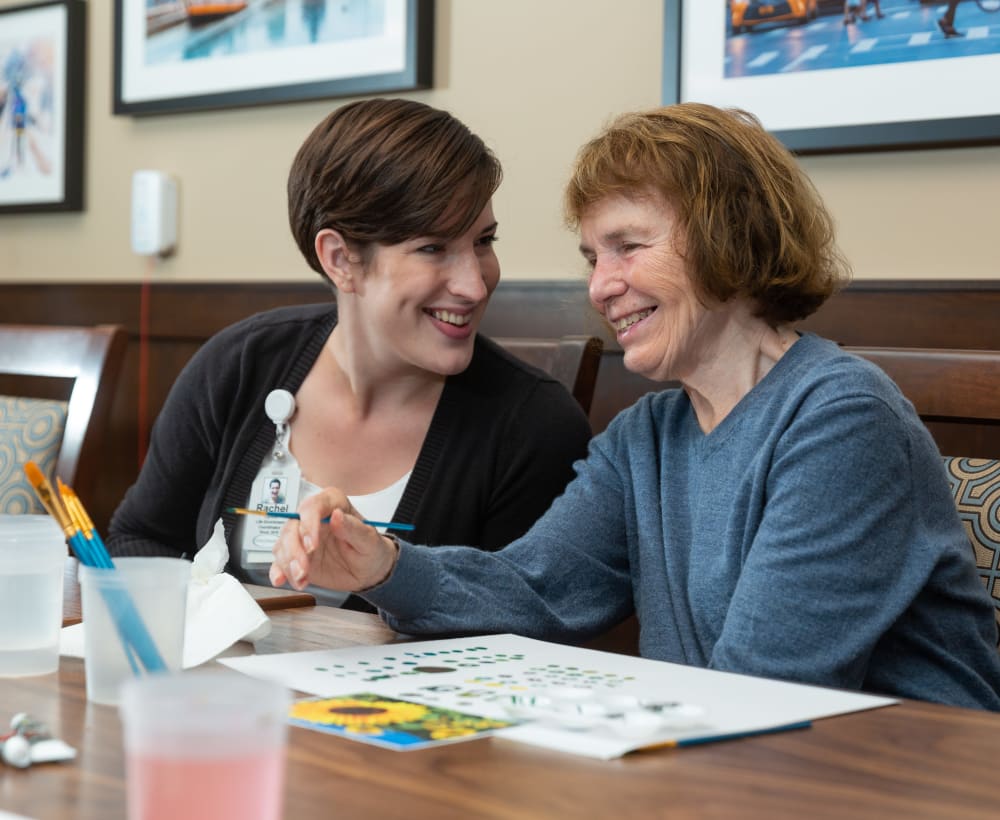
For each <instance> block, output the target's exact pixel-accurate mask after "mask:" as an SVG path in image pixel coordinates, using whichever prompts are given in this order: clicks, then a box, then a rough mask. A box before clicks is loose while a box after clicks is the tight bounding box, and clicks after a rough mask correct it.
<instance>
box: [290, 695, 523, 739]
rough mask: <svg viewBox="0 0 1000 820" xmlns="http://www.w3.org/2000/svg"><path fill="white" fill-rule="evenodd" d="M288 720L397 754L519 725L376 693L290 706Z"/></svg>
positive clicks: (304, 699) (472, 737) (513, 722)
mask: <svg viewBox="0 0 1000 820" xmlns="http://www.w3.org/2000/svg"><path fill="white" fill-rule="evenodd" d="M288 718H289V723H291V724H292V725H293V726H302V727H304V728H306V729H315V730H317V731H319V732H328V733H330V734H334V735H340V736H341V737H346V738H350V739H351V740H360V741H362V742H364V743H373V744H375V745H376V746H383V747H385V748H388V749H396V750H397V751H408V750H410V749H425V748H427V747H428V746H436V745H439V744H442V743H455V742H458V741H461V740H473V739H475V738H478V737H485V736H486V735H488V734H490V733H492V732H494V731H496V730H497V729H506V728H508V727H510V726H515V725H516V724H517V721H504V720H494V719H492V718H486V717H481V716H479V715H470V714H466V713H465V712H458V711H455V710H454V709H444V708H442V707H440V706H429V705H427V704H424V703H416V702H415V701H409V700H399V699H397V698H392V697H387V696H385V695H379V694H375V693H372V692H362V693H360V694H356V695H338V696H337V697H332V698H303V699H301V700H297V701H295V702H294V703H293V704H292V705H291V707H290V708H289V710H288Z"/></svg>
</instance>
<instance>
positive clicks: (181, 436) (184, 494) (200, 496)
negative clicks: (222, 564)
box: [108, 333, 239, 557]
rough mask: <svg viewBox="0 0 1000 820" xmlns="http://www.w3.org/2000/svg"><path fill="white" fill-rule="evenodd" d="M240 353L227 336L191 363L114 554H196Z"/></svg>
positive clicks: (129, 499) (160, 422)
mask: <svg viewBox="0 0 1000 820" xmlns="http://www.w3.org/2000/svg"><path fill="white" fill-rule="evenodd" d="M238 355H239V350H238V347H237V346H236V345H234V344H233V343H232V342H231V341H230V340H229V334H228V333H223V334H221V335H219V336H216V337H214V338H213V339H211V340H209V342H208V343H206V344H205V345H204V346H203V347H202V348H200V349H199V351H198V352H197V353H196V354H195V355H194V357H193V358H192V359H191V361H190V362H188V364H187V365H186V366H185V367H184V369H183V370H182V371H181V373H180V375H179V376H178V378H177V380H176V382H175V383H174V385H173V387H172V388H171V390H170V393H169V395H168V396H167V399H166V401H165V402H164V405H163V409H162V410H161V411H160V413H159V415H158V416H157V419H156V423H155V424H154V425H153V430H152V434H151V437H150V444H149V451H148V453H147V455H146V459H145V461H144V463H143V466H142V470H141V471H140V473H139V477H138V479H137V480H136V483H135V484H133V485H132V487H131V488H130V489H129V490H128V492H127V493H126V494H125V497H124V499H123V500H122V502H121V504H120V505H119V506H118V509H117V510H116V511H115V514H114V516H113V517H112V520H111V525H110V527H109V537H108V550H109V551H110V553H111V554H112V555H168V556H180V555H183V554H185V553H186V554H187V555H188V556H189V557H190V556H191V555H193V553H194V551H195V550H196V549H197V548H198V546H199V545H198V544H197V536H196V523H197V518H198V512H199V509H200V508H201V506H202V503H203V500H204V498H205V496H206V493H207V492H208V490H209V485H210V483H211V481H212V477H213V475H214V473H215V469H216V461H217V457H218V452H217V451H218V448H219V446H220V443H221V441H222V433H221V430H222V428H223V426H224V422H225V418H226V412H227V411H226V399H225V397H226V396H227V395H229V396H232V395H233V392H234V387H233V385H232V384H231V383H230V382H231V378H230V373H231V372H232V371H233V370H234V369H235V368H233V367H229V366H227V362H228V361H229V360H230V359H231V358H232V357H233V356H238Z"/></svg>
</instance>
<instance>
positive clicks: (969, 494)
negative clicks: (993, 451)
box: [944, 458, 1000, 624]
mask: <svg viewBox="0 0 1000 820" xmlns="http://www.w3.org/2000/svg"><path fill="white" fill-rule="evenodd" d="M944 465H945V468H946V469H947V471H948V481H950V482H951V490H952V493H953V494H954V496H955V503H956V504H957V505H958V514H959V516H960V517H961V519H962V523H963V524H964V525H965V531H966V532H967V533H968V534H969V540H970V541H971V542H972V548H973V550H974V551H975V554H976V566H977V567H979V577H980V578H982V579H983V584H984V585H985V586H986V589H987V590H989V593H990V594H991V595H992V596H993V600H994V603H995V604H996V607H997V609H996V614H997V623H998V624H1000V565H998V561H1000V461H997V460H993V459H984V458H945V460H944Z"/></svg>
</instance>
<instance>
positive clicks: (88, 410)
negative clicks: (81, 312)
mask: <svg viewBox="0 0 1000 820" xmlns="http://www.w3.org/2000/svg"><path fill="white" fill-rule="evenodd" d="M127 341H128V336H127V333H126V331H125V328H124V327H122V326H121V325H97V326H94V327H77V326H65V325H63V326H60V325H13V324H0V394H4V395H6V396H9V397H16V399H17V400H21V399H34V398H41V399H46V400H49V399H56V400H62V401H63V402H65V411H64V412H65V425H64V427H63V430H62V436H61V439H58V441H59V444H58V452H57V455H56V456H55V458H54V460H53V461H54V468H53V471H52V474H53V476H58V477H59V478H61V479H62V480H63V481H65V482H66V483H67V484H69V485H70V486H72V487H73V489H74V490H76V492H77V494H78V495H79V496H80V497H81V499H83V500H84V501H86V499H87V498H89V497H92V495H93V492H94V490H95V488H96V486H97V483H98V480H99V478H100V474H101V464H102V460H103V459H102V454H101V448H102V445H103V437H104V434H105V432H106V430H107V428H108V421H109V417H110V413H111V403H112V399H113V398H114V393H115V389H116V387H117V384H118V377H119V375H120V373H121V369H122V363H123V361H124V358H125V348H126V344H127ZM47 404H49V405H52V404H53V402H47ZM10 432H11V431H8V433H10ZM0 433H3V431H2V430H0ZM22 456H24V460H27V459H28V458H30V457H31V454H27V455H26V456H25V454H23V453H22ZM22 467H23V463H18V464H16V465H14V469H13V470H9V471H8V472H9V474H10V475H11V476H12V477H13V476H15V475H16V476H17V478H20V477H21V476H22Z"/></svg>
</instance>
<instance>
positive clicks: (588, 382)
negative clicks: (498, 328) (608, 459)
mask: <svg viewBox="0 0 1000 820" xmlns="http://www.w3.org/2000/svg"><path fill="white" fill-rule="evenodd" d="M491 338H492V339H493V341H494V342H496V343H497V344H498V345H500V346H501V347H502V348H503V349H504V350H506V351H507V352H508V353H511V354H513V355H514V356H517V358H519V359H521V360H522V361H524V362H527V363H528V364H530V365H532V366H533V367H537V368H538V369H539V370H542V371H544V372H546V373H548V374H549V375H550V376H552V377H553V378H554V379H556V380H557V381H559V382H561V383H562V384H563V385H564V386H565V387H566V389H567V390H569V392H570V393H572V394H573V397H574V398H575V399H576V400H577V401H578V402H579V403H580V406H581V407H582V408H583V412H584V413H590V405H591V402H592V401H593V399H594V386H595V385H596V384H597V369H598V367H599V366H600V364H601V353H602V351H603V350H604V342H602V341H601V340H600V339H599V338H598V337H597V336H562V337H556V338H551V339H543V338H534V337H523V338H516V337H513V336H511V337H502V338H497V337H495V336H494V337H491Z"/></svg>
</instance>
